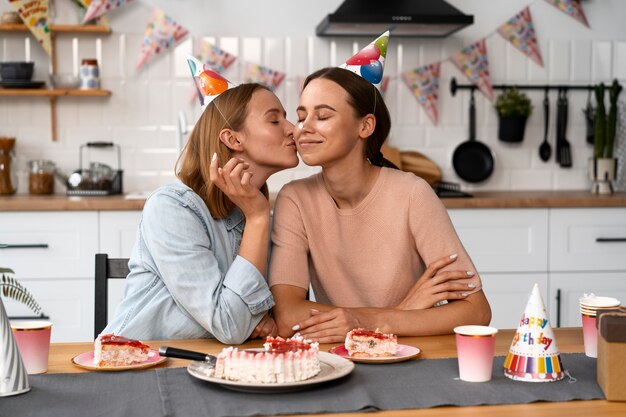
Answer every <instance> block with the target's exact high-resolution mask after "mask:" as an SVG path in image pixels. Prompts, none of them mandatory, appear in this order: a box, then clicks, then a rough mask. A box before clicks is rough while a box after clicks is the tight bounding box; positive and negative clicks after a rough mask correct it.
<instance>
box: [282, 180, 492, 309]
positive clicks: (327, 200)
mask: <svg viewBox="0 0 626 417" xmlns="http://www.w3.org/2000/svg"><path fill="white" fill-rule="evenodd" d="M272 243H273V246H272V257H271V263H270V286H274V285H277V284H288V285H294V286H297V287H300V288H303V289H308V288H309V283H311V284H312V287H313V291H314V293H315V297H316V300H317V301H318V302H321V303H325V304H332V305H335V306H340V307H392V306H394V305H396V304H397V303H399V302H400V301H401V300H402V299H403V298H404V296H405V295H406V294H407V291H408V290H409V289H410V288H411V287H412V285H413V284H414V283H415V282H416V281H417V279H419V277H420V276H421V275H422V273H423V272H424V270H425V268H426V267H425V265H428V264H430V263H432V262H433V261H435V260H437V259H439V258H442V257H444V256H449V255H452V254H454V253H456V254H458V256H459V258H458V259H457V261H456V262H454V263H452V265H450V266H448V267H447V268H446V269H451V270H467V271H474V272H476V269H475V267H474V265H473V264H472V261H471V259H470V258H469V256H468V254H467V252H466V251H465V249H464V248H463V245H462V244H461V242H460V240H459V238H458V236H457V234H456V231H455V230H454V227H453V226H452V222H451V221H450V218H449V217H448V213H447V212H446V209H445V207H444V206H443V204H442V203H441V201H440V200H439V199H438V198H437V196H436V195H435V194H434V192H433V191H432V189H431V187H430V186H429V185H428V183H426V182H425V181H424V180H422V179H421V178H419V177H416V176H415V175H414V174H412V173H406V172H402V171H398V170H395V169H389V168H382V169H381V172H380V175H379V176H378V179H377V181H376V184H375V185H374V187H373V188H372V190H371V191H370V193H369V194H368V195H367V197H366V198H365V199H363V201H362V202H361V203H360V204H359V205H358V206H357V207H356V208H353V209H339V208H337V206H336V204H335V202H334V200H333V199H332V197H331V196H330V194H329V193H328V191H327V190H326V186H325V185H324V182H323V179H322V176H321V174H317V175H314V176H311V177H309V178H305V179H302V180H297V181H293V182H291V183H289V184H287V185H285V186H284V187H283V189H282V190H281V191H280V193H279V194H278V198H277V200H276V205H275V209H274V226H273V231H272ZM476 278H477V279H476V284H477V289H476V291H477V290H478V288H480V279H479V278H478V276H477V275H476Z"/></svg>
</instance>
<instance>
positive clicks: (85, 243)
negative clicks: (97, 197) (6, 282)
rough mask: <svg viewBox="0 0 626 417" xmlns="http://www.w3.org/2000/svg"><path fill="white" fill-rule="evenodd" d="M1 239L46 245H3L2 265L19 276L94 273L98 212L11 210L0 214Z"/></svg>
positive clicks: (77, 276)
mask: <svg viewBox="0 0 626 417" xmlns="http://www.w3.org/2000/svg"><path fill="white" fill-rule="evenodd" d="M0 243H4V244H9V245H30V244H45V245H48V247H47V248H23V249H22V248H20V249H11V248H8V249H0V265H2V266H4V267H9V268H11V269H13V270H14V271H15V273H16V274H17V276H18V277H19V278H20V279H30V278H58V279H66V278H87V277H91V276H93V271H94V257H93V254H94V253H96V251H97V250H98V213H97V212H94V211H71V212H9V213H2V215H0Z"/></svg>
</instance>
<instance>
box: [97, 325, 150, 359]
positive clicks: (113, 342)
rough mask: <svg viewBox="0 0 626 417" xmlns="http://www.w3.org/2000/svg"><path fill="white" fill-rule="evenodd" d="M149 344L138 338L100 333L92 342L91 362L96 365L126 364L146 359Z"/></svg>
mask: <svg viewBox="0 0 626 417" xmlns="http://www.w3.org/2000/svg"><path fill="white" fill-rule="evenodd" d="M149 350H150V346H148V345H146V344H143V343H141V342H140V341H139V340H133V339H127V338H125V337H123V336H116V335H114V334H112V333H110V334H101V335H99V336H98V338H97V339H96V341H95V342H94V351H93V363H94V365H96V366H102V367H107V366H126V365H133V364H136V363H141V362H145V361H146V360H148V351H149Z"/></svg>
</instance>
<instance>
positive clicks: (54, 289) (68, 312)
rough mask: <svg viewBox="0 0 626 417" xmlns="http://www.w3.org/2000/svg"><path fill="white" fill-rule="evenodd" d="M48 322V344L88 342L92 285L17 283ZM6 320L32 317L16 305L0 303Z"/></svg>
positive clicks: (67, 281)
mask: <svg viewBox="0 0 626 417" xmlns="http://www.w3.org/2000/svg"><path fill="white" fill-rule="evenodd" d="M20 282H21V283H22V284H23V285H24V286H25V287H26V288H27V289H28V291H30V292H31V293H32V294H33V296H34V297H35V299H36V300H37V302H39V304H40V305H41V308H42V311H43V313H44V314H46V315H47V316H48V317H50V319H49V320H50V321H51V322H52V334H51V336H50V338H51V341H52V342H85V341H90V340H92V335H93V314H94V313H93V309H94V297H93V294H94V281H93V278H92V277H89V278H81V279H50V278H44V279H21V278H20ZM3 301H4V302H5V307H6V309H7V314H8V315H9V317H17V316H23V317H32V316H33V312H32V311H30V310H29V309H27V308H26V307H25V306H24V305H22V304H19V303H17V302H16V301H13V300H9V299H4V298H3Z"/></svg>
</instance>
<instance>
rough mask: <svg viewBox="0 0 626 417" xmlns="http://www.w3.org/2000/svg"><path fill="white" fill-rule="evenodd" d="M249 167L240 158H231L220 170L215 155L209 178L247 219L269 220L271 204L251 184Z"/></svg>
mask: <svg viewBox="0 0 626 417" xmlns="http://www.w3.org/2000/svg"><path fill="white" fill-rule="evenodd" d="M248 168H249V165H248V164H247V163H246V162H244V160H243V159H240V158H231V159H230V161H228V162H226V164H225V165H224V166H223V167H222V168H219V160H218V158H217V154H213V157H212V159H211V167H210V170H209V177H210V178H211V182H212V183H213V184H215V185H216V186H217V187H218V188H219V189H220V190H222V191H223V192H224V193H225V194H226V195H227V196H228V198H230V200H231V201H232V202H233V203H235V205H236V206H237V207H239V208H240V209H241V211H242V213H243V215H244V216H246V219H250V218H252V217H254V216H263V217H267V218H268V219H269V210H270V204H269V201H268V200H267V198H265V196H264V195H263V193H261V191H260V190H259V188H258V187H255V186H254V185H252V184H251V183H250V179H251V178H252V175H253V174H252V173H251V172H248V171H247V169H248Z"/></svg>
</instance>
